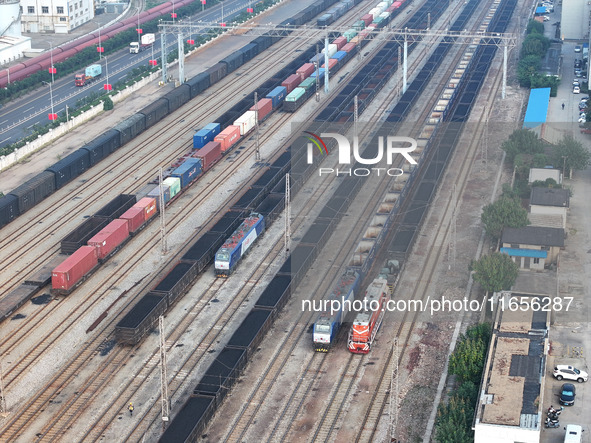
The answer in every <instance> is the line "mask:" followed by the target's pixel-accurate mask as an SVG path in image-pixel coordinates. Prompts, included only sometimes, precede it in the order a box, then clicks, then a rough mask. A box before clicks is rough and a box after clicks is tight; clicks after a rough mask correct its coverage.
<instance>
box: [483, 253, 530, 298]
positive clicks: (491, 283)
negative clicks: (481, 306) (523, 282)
mask: <svg viewBox="0 0 591 443" xmlns="http://www.w3.org/2000/svg"><path fill="white" fill-rule="evenodd" d="M472 269H473V270H474V280H475V281H477V282H478V283H480V285H481V286H482V287H483V288H484V289H485V290H486V291H489V292H500V291H503V290H509V289H511V286H513V283H515V279H516V278H517V273H518V271H519V267H518V266H517V265H516V264H515V263H514V262H513V260H511V257H509V256H508V255H507V254H501V253H500V252H493V253H492V254H489V255H484V256H482V257H481V258H480V260H478V261H475V262H474V263H473V264H472Z"/></svg>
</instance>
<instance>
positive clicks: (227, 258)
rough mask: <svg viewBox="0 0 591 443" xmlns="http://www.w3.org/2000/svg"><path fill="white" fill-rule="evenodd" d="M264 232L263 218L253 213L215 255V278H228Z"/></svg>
mask: <svg viewBox="0 0 591 443" xmlns="http://www.w3.org/2000/svg"><path fill="white" fill-rule="evenodd" d="M264 230H265V218H264V217H263V216H262V215H260V214H256V213H253V214H251V215H250V216H249V217H247V218H246V219H245V220H244V221H243V222H242V223H241V224H240V226H238V229H236V230H235V231H234V232H233V233H232V235H231V236H230V237H229V238H228V239H227V240H226V241H225V242H224V244H223V245H222V247H221V248H220V249H219V250H218V251H217V253H216V254H215V275H216V277H228V276H229V275H230V274H231V273H232V272H233V271H234V269H235V268H236V266H237V265H238V263H239V262H240V260H241V259H242V257H244V255H246V253H247V251H248V250H249V248H250V247H251V246H252V245H253V243H254V242H255V241H256V240H257V238H259V237H260V236H261V235H262V233H263V231H264Z"/></svg>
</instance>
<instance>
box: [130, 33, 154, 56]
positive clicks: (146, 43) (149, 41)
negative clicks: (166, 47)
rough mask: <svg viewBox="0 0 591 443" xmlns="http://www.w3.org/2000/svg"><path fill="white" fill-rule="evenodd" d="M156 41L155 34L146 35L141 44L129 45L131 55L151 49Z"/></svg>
mask: <svg viewBox="0 0 591 443" xmlns="http://www.w3.org/2000/svg"><path fill="white" fill-rule="evenodd" d="M155 41H156V35H154V34H144V35H142V38H141V39H140V41H139V42H131V43H130V44H129V53H130V54H139V53H140V52H141V51H143V50H144V49H147V48H149V47H151V46H152V45H153V44H154V42H155Z"/></svg>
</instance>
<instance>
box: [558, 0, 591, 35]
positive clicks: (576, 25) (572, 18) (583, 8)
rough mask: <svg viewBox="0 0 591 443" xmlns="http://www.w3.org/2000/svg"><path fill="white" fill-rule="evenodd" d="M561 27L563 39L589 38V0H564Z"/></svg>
mask: <svg viewBox="0 0 591 443" xmlns="http://www.w3.org/2000/svg"><path fill="white" fill-rule="evenodd" d="M560 29H561V32H562V39H563V40H583V39H585V40H587V39H589V2H588V1H587V0H562V14H561V18H560Z"/></svg>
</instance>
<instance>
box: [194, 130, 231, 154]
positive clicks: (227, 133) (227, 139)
mask: <svg viewBox="0 0 591 443" xmlns="http://www.w3.org/2000/svg"><path fill="white" fill-rule="evenodd" d="M239 138H240V126H232V125H231V126H228V127H227V128H226V129H224V130H223V131H222V132H220V133H219V134H218V135H216V136H215V138H214V139H213V141H214V142H219V143H220V145H221V146H222V152H226V151H227V150H228V149H230V148H231V147H232V145H233V144H234V143H236V142H237V141H238V139H239ZM201 149H203V148H201Z"/></svg>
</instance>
